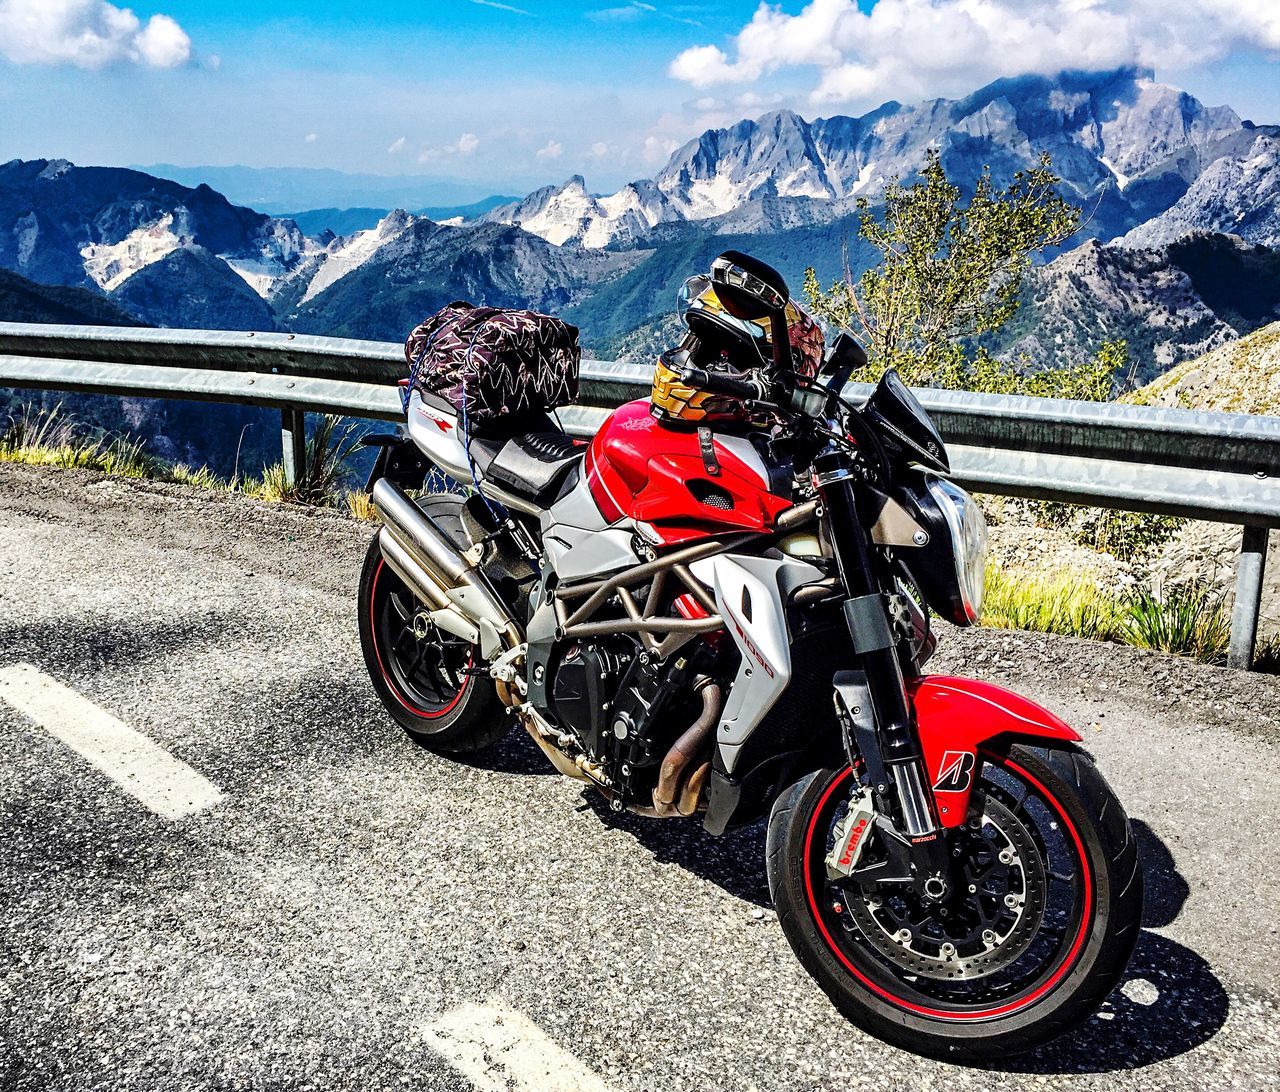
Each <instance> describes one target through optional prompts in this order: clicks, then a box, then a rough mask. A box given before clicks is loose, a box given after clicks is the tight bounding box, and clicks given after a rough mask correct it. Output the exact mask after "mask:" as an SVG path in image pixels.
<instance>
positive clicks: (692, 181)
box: [0, 68, 1280, 374]
mask: <svg viewBox="0 0 1280 1092" xmlns="http://www.w3.org/2000/svg"><path fill="white" fill-rule="evenodd" d="M931 148H933V149H937V150H938V152H939V154H940V156H941V158H942V162H943V165H944V166H945V167H946V169H947V172H948V174H949V176H950V177H952V178H953V179H956V180H958V181H960V182H961V184H963V182H964V181H965V180H972V179H974V178H976V177H977V175H978V174H979V173H980V172H981V170H982V169H983V167H984V166H990V168H991V170H992V172H993V174H994V176H995V177H996V179H997V180H998V181H1005V180H1007V179H1009V178H1010V177H1011V176H1012V175H1013V173H1014V172H1016V171H1018V170H1021V169H1024V168H1026V167H1029V166H1031V165H1033V164H1034V163H1035V162H1036V161H1037V160H1038V158H1039V155H1040V154H1041V152H1042V151H1047V152H1049V153H1050V155H1051V156H1052V157H1053V169H1054V170H1055V172H1056V173H1057V174H1059V175H1060V176H1061V178H1062V184H1061V189H1062V192H1063V193H1064V195H1065V196H1066V197H1067V198H1068V199H1069V200H1071V201H1072V202H1073V203H1075V204H1077V205H1079V206H1080V207H1081V209H1082V214H1083V215H1082V219H1083V224H1084V226H1083V227H1082V229H1081V231H1080V233H1079V235H1078V236H1077V237H1076V238H1075V239H1074V240H1072V243H1073V245H1074V247H1075V249H1072V250H1069V251H1066V252H1061V253H1059V254H1057V255H1056V256H1051V257H1052V259H1053V260H1051V261H1049V262H1048V263H1047V264H1045V265H1043V266H1040V267H1038V268H1037V269H1036V270H1034V271H1033V274H1032V276H1031V277H1029V278H1028V282H1027V285H1026V288H1025V291H1024V306H1023V308H1022V310H1021V312H1020V314H1019V316H1018V318H1017V320H1015V322H1014V323H1013V324H1011V325H1010V327H1008V328H1007V329H1006V330H1005V331H1003V332H1002V334H1001V338H1000V339H999V341H998V342H997V343H996V348H997V349H998V350H999V351H1001V352H1003V353H1005V354H1007V355H1009V356H1011V357H1014V358H1017V359H1020V360H1025V361H1028V362H1029V363H1031V364H1040V365H1052V364H1055V363H1059V362H1062V361H1066V360H1070V359H1075V358H1079V357H1081V356H1083V355H1087V354H1088V353H1090V352H1092V350H1093V349H1094V348H1095V347H1096V345H1097V343H1098V342H1099V341H1101V340H1102V339H1104V338H1105V337H1109V336H1120V335H1123V336H1127V337H1128V338H1129V339H1130V341H1131V342H1132V343H1133V344H1134V346H1135V350H1136V351H1137V353H1140V354H1142V359H1141V362H1140V363H1141V365H1142V368H1143V370H1144V372H1145V373H1146V374H1155V373H1158V372H1159V371H1160V370H1162V369H1165V368H1168V367H1170V366H1172V365H1173V364H1175V363H1176V362H1177V361H1179V360H1181V359H1184V358H1186V357H1188V356H1191V355H1195V354H1197V353H1199V352H1201V351H1204V350H1205V349H1208V348H1212V347H1213V346H1214V345H1216V344H1221V343H1222V342H1223V341H1225V340H1230V339H1231V338H1234V337H1238V336H1240V335H1242V334H1244V333H1247V332H1248V331H1249V330H1250V329H1253V328H1255V327H1256V326H1258V325H1262V324H1264V323H1265V322H1267V321H1271V320H1272V319H1274V318H1275V317H1277V312H1276V310H1275V308H1276V306H1277V302H1278V301H1277V299H1276V298H1275V297H1276V296H1277V292H1275V291H1272V290H1271V289H1272V286H1274V284H1275V280H1274V278H1275V276H1276V272H1277V266H1276V264H1275V254H1274V251H1275V249H1276V248H1280V127H1277V126H1269V125H1257V124H1254V123H1253V122H1250V121H1247V120H1243V119H1241V118H1240V117H1239V116H1238V115H1237V114H1236V113H1235V112H1234V111H1233V110H1231V109H1230V108H1228V107H1225V106H1212V107H1211V106H1205V105H1203V104H1202V103H1200V102H1199V101H1197V100H1196V99H1195V98H1194V97H1192V96H1190V95H1188V94H1187V93H1185V92H1183V91H1180V90H1178V89H1176V88H1172V87H1168V86H1165V85H1163V84H1160V83H1158V82H1156V81H1155V80H1154V78H1153V76H1152V74H1151V73H1150V72H1146V71H1141V70H1137V69H1132V68H1128V69H1120V70H1115V71H1108V72H1102V73H1079V72H1067V73H1061V74H1059V75H1058V76H1056V77H1052V78H1050V77H1041V76H1024V77H1017V78H1012V79H1005V80H999V81H996V82H995V83H992V84H990V85H989V86H987V87H985V88H982V89H981V90H979V91H977V92H975V93H974V94H972V95H969V96H968V97H966V98H963V99H958V100H948V99H935V100H930V101H928V102H922V103H916V104H912V105H904V104H901V103H896V102H890V103H885V104H884V105H883V106H881V107H879V108H877V109H876V110H873V111H871V112H870V113H868V114H865V115H862V116H860V117H841V116H837V117H829V118H821V119H817V120H814V121H806V120H805V119H803V118H801V117H800V116H799V115H797V114H795V113H792V112H789V111H774V112H772V113H769V114H766V115H764V116H763V117H760V118H758V119H756V120H745V121H742V122H739V123H738V124H736V125H733V126H731V127H728V128H724V129H714V130H709V131H707V132H705V133H703V134H702V135H701V136H699V137H698V138H696V139H694V140H692V141H690V142H688V143H687V144H686V145H684V146H683V147H682V148H679V149H677V150H676V151H675V153H674V154H673V155H672V156H671V157H670V159H669V161H668V162H667V163H666V165H665V166H664V167H663V168H662V169H661V170H660V171H658V173H657V174H655V175H654V176H653V177H652V178H647V179H639V180H636V181H634V182H632V183H630V184H628V185H627V186H624V187H623V188H622V189H621V190H618V191H617V192H616V193H611V194H596V193H592V192H591V191H590V190H589V189H588V187H587V184H586V182H585V181H584V179H583V178H582V177H581V176H574V177H572V178H570V179H568V180H567V181H565V182H564V183H562V184H558V185H552V186H546V187H543V188H541V189H539V190H536V191H535V192H533V193H531V194H529V195H528V196H527V197H524V198H522V199H520V200H512V201H504V202H503V203H500V204H497V205H496V207H495V206H493V205H492V202H483V203H481V204H480V205H477V206H475V207H471V208H464V209H461V210H432V212H419V213H410V212H405V211H403V210H391V211H389V212H386V213H385V215H383V214H382V211H381V209H378V208H377V207H376V206H375V207H374V208H373V209H372V210H371V209H355V210H350V212H351V213H352V215H351V216H344V215H343V213H342V211H341V210H337V211H335V210H329V209H323V210H318V211H317V212H315V213H314V214H313V213H312V212H308V213H306V214H305V215H303V216H302V217H301V219H302V225H300V224H299V223H298V222H297V221H295V220H292V219H290V218H288V217H284V216H278V215H276V216H273V215H268V214H267V213H264V212H261V211H256V210H254V209H252V208H247V207H244V206H241V205H236V204H233V203H232V202H231V201H229V200H228V199H227V198H226V197H224V196H223V195H222V194H221V193H220V192H218V191H216V190H215V189H212V188H211V187H210V186H209V185H207V184H205V183H204V182H201V183H200V184H198V185H190V186H189V185H184V184H182V182H181V181H174V180H172V179H167V178H159V177H156V176H154V175H152V174H149V173H145V172H142V171H136V170H125V169H116V168H99V167H75V166H72V165H71V164H69V163H67V162H66V161H63V160H38V161H28V162H23V161H13V162H11V163H8V164H5V165H3V166H0V268H3V269H8V270H10V271H12V272H14V273H17V274H19V275H21V276H22V277H25V278H27V279H29V280H31V281H34V282H38V283H40V284H44V285H61V286H71V287H78V288H82V289H85V290H86V291H88V292H92V293H94V294H96V295H98V296H99V297H101V298H103V299H105V300H106V301H109V302H110V303H111V304H112V305H113V306H115V307H118V308H120V309H122V310H123V311H124V312H127V313H128V314H130V315H132V316H134V317H135V318H136V319H137V320H139V321H142V322H146V323H151V324H155V325H162V326H183V325H190V326H203V327H219V328H237V327H238V328H259V329H288V330H298V331H306V332H311V333H326V334H344V335H353V336H359V337H369V338H378V339H386V340H399V339H400V338H402V337H403V336H404V334H405V332H406V331H407V330H408V329H409V328H410V327H411V326H412V325H413V324H414V323H416V322H417V321H418V320H419V319H421V318H422V317H423V316H424V315H426V314H428V313H430V312H431V311H432V310H434V309H435V308H437V307H439V306H440V305H442V304H443V303H447V302H449V301H450V300H453V299H459V298H466V299H471V300H473V301H475V302H477V303H486V304H494V305H499V306H529V307H534V308H538V309H541V310H547V311H556V312H559V313H563V314H564V315H565V316H566V317H568V318H569V319H570V320H571V321H573V322H576V323H577V324H578V325H579V326H580V327H581V328H582V331H583V342H584V346H585V347H586V348H587V349H588V351H590V352H591V353H593V354H594V355H597V356H600V357H610V356H617V355H626V356H635V357H638V358H641V359H643V358H645V357H647V356H648V355H649V354H650V353H651V352H652V351H653V350H654V348H656V347H658V346H660V345H661V344H662V343H663V342H664V340H669V338H670V337H671V335H672V333H673V328H672V322H671V319H670V313H671V311H672V307H673V303H674V297H675V292H676V290H677V288H678V287H679V285H680V283H681V281H682V280H683V279H684V278H685V277H686V276H688V275H689V274H691V273H693V272H696V271H698V270H700V269H705V268H706V266H707V263H708V262H709V260H710V258H711V257H713V256H714V255H715V254H716V253H718V252H719V251H721V250H723V249H726V248H728V247H731V246H732V247H736V248H738V249H743V250H748V251H751V252H753V253H755V254H758V255H759V256H760V257H762V258H764V259H765V260H766V261H770V262H772V263H773V264H775V265H777V266H778V267H779V269H780V270H781V271H782V272H783V273H784V275H786V276H787V277H788V279H789V280H790V281H791V283H792V284H793V285H796V286H798V284H799V280H800V277H801V276H802V274H803V271H804V269H805V268H806V267H808V266H813V267H815V268H816V269H817V271H818V273H819V276H820V278H821V279H822V280H824V281H827V280H830V279H832V278H834V277H835V276H837V275H839V274H840V272H841V270H842V269H843V268H844V265H845V263H846V261H847V262H848V264H849V266H850V267H851V268H852V269H853V270H854V271H855V272H856V271H858V270H859V269H860V268H863V267H865V265H866V264H867V263H868V262H869V261H870V260H871V255H870V254H869V253H867V252H866V250H865V249H864V248H863V247H862V246H861V245H860V244H859V242H858V240H857V237H856V236H857V206H858V202H859V199H861V198H866V199H867V200H868V201H870V202H871V203H872V205H873V206H874V204H875V202H876V201H877V199H878V197H879V196H880V195H881V194H882V193H883V191H884V188H885V186H886V185H887V184H888V183H889V182H890V180H892V179H894V178H901V179H903V180H909V179H910V178H911V177H913V175H914V173H915V172H916V171H917V170H918V169H919V167H920V166H921V164H922V163H923V161H924V158H925V155H926V152H927V151H928V150H929V149H931ZM169 173H179V172H175V171H170V172H169ZM185 177H187V178H188V180H189V181H192V182H194V181H196V179H195V178H192V177H190V176H185ZM273 184H274V183H273ZM275 196H276V197H279V194H276V195H275ZM303 204H304V199H303V198H301V197H300V198H299V200H298V201H294V202H281V201H277V200H274V199H273V201H272V202H271V205H272V207H277V208H278V207H286V206H288V207H294V208H299V207H303ZM440 211H452V212H454V213H455V214H454V215H452V216H448V217H445V216H442V215H440ZM375 218H376V222H374V221H375ZM334 225H336V226H337V228H338V229H339V232H340V233H335V231H334V230H331V228H332V227H333V226H334ZM358 225H364V226H358ZM352 228H356V229H355V230H351V229H352Z"/></svg>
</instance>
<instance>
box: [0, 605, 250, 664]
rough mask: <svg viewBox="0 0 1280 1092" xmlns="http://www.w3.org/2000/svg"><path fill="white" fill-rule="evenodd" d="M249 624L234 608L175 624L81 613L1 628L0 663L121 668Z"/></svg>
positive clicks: (222, 638) (222, 639) (220, 639)
mask: <svg viewBox="0 0 1280 1092" xmlns="http://www.w3.org/2000/svg"><path fill="white" fill-rule="evenodd" d="M245 628H246V625H245V621H244V619H243V618H242V617H240V616H239V615H238V614H236V613H235V612H231V611H203V612H201V613H199V614H194V615H190V614H188V615H183V616H181V617H179V618H175V619H174V620H173V621H172V622H163V621H159V622H157V621H150V620H148V621H138V622H132V621H126V620H124V619H121V618H118V617H113V616H110V615H105V614H104V615H93V614H78V615H75V616H67V617H63V618H56V619H49V620H44V621H40V622H27V623H23V624H21V625H8V626H0V649H2V650H3V653H2V654H0V666H2V665H3V664H7V663H15V662H18V661H23V660H26V661H29V662H31V663H33V664H35V665H36V666H37V667H38V668H40V670H42V671H47V672H48V673H50V674H51V675H53V676H55V677H57V678H65V677H68V676H72V677H74V676H79V675H83V674H84V673H85V672H86V671H119V670H122V669H126V668H129V667H134V666H137V665H139V664H144V663H147V662H148V661H150V660H154V659H158V658H160V657H162V656H168V655H172V654H173V653H175V652H178V651H181V650H185V649H187V648H190V647H193V646H195V647H200V646H208V645H217V644H220V643H226V641H227V640H228V636H229V635H234V634H235V633H237V632H239V631H242V630H244V629H245Z"/></svg>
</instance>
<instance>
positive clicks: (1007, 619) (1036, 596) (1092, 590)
mask: <svg viewBox="0 0 1280 1092" xmlns="http://www.w3.org/2000/svg"><path fill="white" fill-rule="evenodd" d="M982 622H983V625H988V626H994V627H996V628H998V629H1030V630H1036V631H1038V632H1040V633H1060V634H1064V635H1066V636H1069V637H1088V638H1090V639H1092V640H1095V641H1116V640H1119V639H1120V637H1121V634H1122V632H1123V625H1122V622H1121V605H1120V603H1119V601H1118V600H1116V599H1115V598H1113V597H1111V596H1109V595H1107V594H1106V593H1105V592H1103V591H1102V590H1100V589H1099V588H1098V587H1097V586H1096V585H1095V584H1093V583H1092V582H1090V581H1088V580H1084V579H1081V578H1080V577H1078V576H1073V575H1072V574H1070V573H1065V572H1064V573H1056V574H1052V575H1049V576H1037V577H1020V576H1017V575H1015V574H1011V573H1006V572H1005V571H1004V570H1003V569H1000V568H998V567H996V566H994V565H990V566H988V567H987V590H986V594H985V595H984V597H983V603H982Z"/></svg>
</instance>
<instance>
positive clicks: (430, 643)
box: [359, 495, 510, 755]
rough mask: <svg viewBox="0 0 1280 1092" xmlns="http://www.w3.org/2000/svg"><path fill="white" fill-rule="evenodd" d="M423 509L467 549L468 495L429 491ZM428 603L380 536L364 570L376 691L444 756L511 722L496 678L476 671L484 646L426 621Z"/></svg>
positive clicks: (365, 633)
mask: <svg viewBox="0 0 1280 1092" xmlns="http://www.w3.org/2000/svg"><path fill="white" fill-rule="evenodd" d="M417 503H418V505H419V507H420V508H421V509H422V510H423V511H424V512H426V513H427V514H428V515H430V516H431V517H432V519H434V520H435V521H436V523H437V524H438V525H439V526H441V527H442V528H443V529H444V530H445V531H446V533H448V534H449V535H450V536H451V537H452V538H454V540H455V543H456V544H458V545H459V548H460V549H465V548H466V546H467V542H466V540H465V535H466V532H465V531H464V530H463V527H462V519H461V514H460V513H461V509H462V498H461V497H455V496H450V495H438V496H430V497H424V498H422V499H421V500H419V501H418V502H417ZM425 610H426V608H425V607H424V605H423V604H422V603H421V602H420V601H419V600H418V599H417V597H416V596H414V594H413V593H412V592H411V591H410V590H409V588H408V587H407V586H406V585H405V583H404V581H402V580H401V579H400V578H399V577H398V576H397V575H396V574H395V572H394V571H392V569H391V567H390V566H389V565H387V563H386V562H385V561H384V560H383V557H382V551H381V549H379V547H378V536H377V535H374V536H373V541H371V542H370V543H369V549H368V552H367V553H366V554H365V559H364V568H363V570H362V571H361V573H360V592H359V619H360V647H361V649H362V651H363V652H364V662H365V666H366V667H367V668H368V670H369V678H370V679H371V680H372V682H373V689H374V691H375V692H376V693H377V695H378V697H379V699H381V701H382V704H383V706H385V707H386V710H387V712H388V713H390V714H391V718H392V720H394V721H395V722H396V723H397V724H399V725H400V727H401V728H403V729H404V730H405V731H406V732H407V733H408V734H409V736H410V738H412V739H413V740H414V741H415V742H416V743H419V744H421V745H422V746H424V747H426V748H427V749H428V750H431V751H436V752H438V753H440V754H454V755H458V754H469V753H471V752H473V751H480V750H483V749H484V748H486V747H489V746H492V745H493V744H494V743H496V742H497V741H498V740H499V739H501V738H502V737H503V736H504V735H505V734H506V732H507V729H508V728H509V727H510V722H509V720H508V719H507V718H506V717H505V716H504V715H503V709H502V703H501V702H500V701H499V700H498V695H497V692H496V691H495V690H494V687H493V684H492V683H491V682H490V681H489V680H488V679H487V678H484V677H482V676H478V675H475V674H472V673H471V672H472V669H473V668H475V667H476V666H477V665H479V664H480V662H481V660H480V650H479V649H478V648H475V647H473V646H471V645H469V644H468V643H467V642H466V641H465V640H463V639H462V638H459V637H454V636H453V635H452V634H448V633H445V632H443V631H441V630H440V629H438V628H436V627H435V626H434V625H431V624H429V622H428V621H427V620H426V619H425Z"/></svg>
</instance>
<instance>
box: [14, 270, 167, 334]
mask: <svg viewBox="0 0 1280 1092" xmlns="http://www.w3.org/2000/svg"><path fill="white" fill-rule="evenodd" d="M0 322H55V323H67V324H72V325H81V326H139V325H142V324H141V323H139V321H138V320H137V319H136V318H134V316H133V315H131V314H130V313H129V312H128V311H126V310H124V309H123V308H122V307H119V306H117V305H116V304H114V303H112V302H111V301H110V300H107V299H104V298H103V297H102V296H100V295H98V294H97V293H96V292H90V291H89V290H88V289H86V288H65V287H60V286H58V285H47V284H37V283H36V282H35V281H29V280H27V279H26V278H25V277H19V276H18V275H17V274H16V273H10V272H8V271H7V270H3V269H0Z"/></svg>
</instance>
